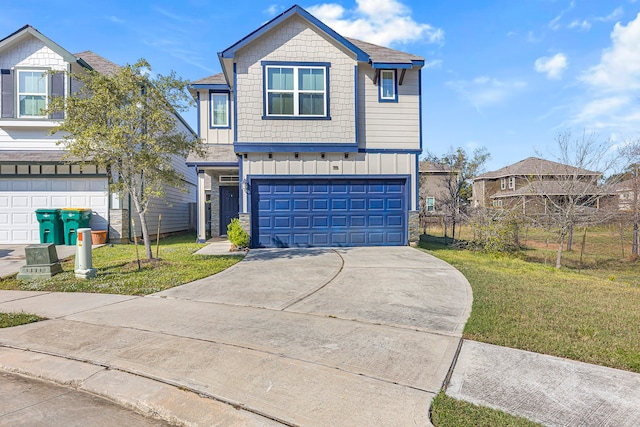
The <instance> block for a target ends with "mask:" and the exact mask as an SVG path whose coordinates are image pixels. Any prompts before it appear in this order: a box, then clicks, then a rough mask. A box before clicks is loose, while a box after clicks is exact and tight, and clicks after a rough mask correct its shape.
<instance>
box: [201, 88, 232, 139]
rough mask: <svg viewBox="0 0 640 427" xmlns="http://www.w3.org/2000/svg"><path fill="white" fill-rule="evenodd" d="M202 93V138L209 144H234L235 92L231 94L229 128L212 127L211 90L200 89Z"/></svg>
mask: <svg viewBox="0 0 640 427" xmlns="http://www.w3.org/2000/svg"><path fill="white" fill-rule="evenodd" d="M198 93H199V94H200V117H199V120H200V129H199V130H200V138H202V142H204V143H207V144H233V93H230V94H229V111H228V114H229V128H228V129H227V128H212V127H211V110H210V109H211V105H210V103H209V90H208V89H207V90H201V91H198Z"/></svg>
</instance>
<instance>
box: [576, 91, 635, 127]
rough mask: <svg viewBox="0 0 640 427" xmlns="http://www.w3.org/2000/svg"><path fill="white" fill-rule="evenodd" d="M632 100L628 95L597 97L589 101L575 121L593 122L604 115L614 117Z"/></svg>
mask: <svg viewBox="0 0 640 427" xmlns="http://www.w3.org/2000/svg"><path fill="white" fill-rule="evenodd" d="M630 102H631V99H630V98H629V96H626V95H620V96H611V97H604V98H596V99H594V100H592V101H591V102H589V103H587V104H586V105H585V106H584V107H583V108H582V111H580V113H579V114H578V115H576V116H575V117H574V120H573V121H574V122H575V123H592V122H594V121H597V120H598V119H601V118H603V117H612V116H615V115H616V114H617V113H619V112H621V111H623V110H624V109H623V107H627V106H628V105H629V103H630ZM625 109H626V108H625Z"/></svg>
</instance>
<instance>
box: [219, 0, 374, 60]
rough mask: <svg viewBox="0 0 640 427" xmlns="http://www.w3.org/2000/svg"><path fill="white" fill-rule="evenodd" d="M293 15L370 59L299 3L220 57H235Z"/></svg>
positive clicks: (355, 52) (360, 55)
mask: <svg viewBox="0 0 640 427" xmlns="http://www.w3.org/2000/svg"><path fill="white" fill-rule="evenodd" d="M293 15H298V16H301V17H302V18H304V19H305V20H307V21H308V22H310V23H311V24H313V25H314V26H315V27H317V28H318V29H319V30H321V31H322V32H324V33H325V34H327V35H328V36H330V37H332V38H334V39H335V40H336V41H337V42H339V43H340V44H342V45H343V46H344V47H346V48H347V49H348V50H350V51H352V52H353V53H354V54H355V55H356V58H357V59H358V61H368V60H369V58H368V55H367V54H366V53H365V52H364V51H363V50H361V49H360V48H358V47H357V46H356V45H354V44H353V43H352V42H350V41H349V40H347V39H346V38H345V37H342V36H341V35H340V34H338V33H336V32H335V31H334V30H332V29H331V28H329V27H328V26H326V25H325V24H324V23H323V22H321V21H320V20H319V19H318V18H316V17H315V16H313V15H311V14H310V13H309V12H307V11H306V10H304V9H303V8H302V7H300V6H298V5H297V4H296V5H293V6H291V7H290V8H289V9H287V10H285V11H284V12H282V13H281V14H280V15H278V16H276V17H275V18H273V19H272V20H271V21H269V22H267V23H266V24H264V25H263V26H261V27H260V28H258V29H257V30H255V31H253V32H252V33H250V34H249V35H247V36H245V37H243V38H242V39H240V40H238V41H237V42H236V43H234V44H233V45H231V46H229V47H228V48H227V49H225V50H223V51H222V52H220V53H218V56H219V57H220V59H222V58H233V57H234V55H235V53H236V51H237V50H238V49H240V48H242V47H244V46H246V45H248V44H249V43H251V42H252V41H254V40H255V39H257V38H258V37H260V36H262V35H263V34H264V33H266V32H267V31H269V30H271V29H272V28H275V27H276V26H278V25H279V24H280V23H282V22H283V21H285V20H287V19H288V18H290V17H291V16H293Z"/></svg>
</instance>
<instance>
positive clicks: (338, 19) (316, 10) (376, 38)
mask: <svg viewBox="0 0 640 427" xmlns="http://www.w3.org/2000/svg"><path fill="white" fill-rule="evenodd" d="M307 10H308V11H309V12H310V13H311V14H312V15H314V16H315V17H316V18H318V19H319V20H321V21H322V22H324V23H325V24H327V25H328V26H329V27H331V28H332V29H334V30H335V31H337V32H338V33H339V34H341V35H343V36H346V37H354V38H357V39H361V40H364V41H368V42H371V43H375V44H379V45H383V46H390V45H393V44H397V43H408V42H417V41H426V42H427V43H436V44H442V43H443V42H444V31H443V30H442V29H441V28H436V27H434V26H432V25H430V24H426V23H420V22H416V21H415V20H414V19H413V17H412V16H411V9H409V8H408V7H407V6H405V5H404V4H402V3H401V2H400V1H398V0H356V7H355V8H354V9H345V8H344V7H343V6H341V5H340V4H337V3H323V4H318V5H315V6H311V7H308V8H307Z"/></svg>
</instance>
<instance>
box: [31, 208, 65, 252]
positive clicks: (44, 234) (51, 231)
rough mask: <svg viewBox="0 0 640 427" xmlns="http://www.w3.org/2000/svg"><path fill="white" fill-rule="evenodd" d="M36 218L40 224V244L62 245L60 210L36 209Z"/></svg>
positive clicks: (62, 230) (62, 227)
mask: <svg viewBox="0 0 640 427" xmlns="http://www.w3.org/2000/svg"><path fill="white" fill-rule="evenodd" d="M36 218H37V219H38V223H39V224H40V243H53V244H54V245H64V225H63V224H62V218H61V217H60V209H36Z"/></svg>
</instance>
